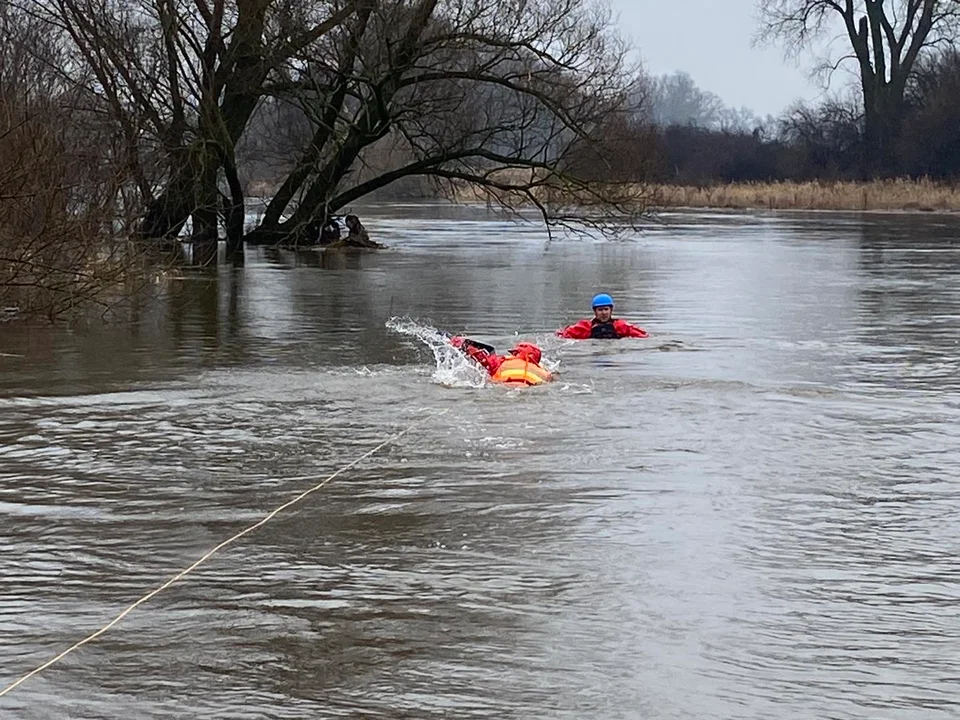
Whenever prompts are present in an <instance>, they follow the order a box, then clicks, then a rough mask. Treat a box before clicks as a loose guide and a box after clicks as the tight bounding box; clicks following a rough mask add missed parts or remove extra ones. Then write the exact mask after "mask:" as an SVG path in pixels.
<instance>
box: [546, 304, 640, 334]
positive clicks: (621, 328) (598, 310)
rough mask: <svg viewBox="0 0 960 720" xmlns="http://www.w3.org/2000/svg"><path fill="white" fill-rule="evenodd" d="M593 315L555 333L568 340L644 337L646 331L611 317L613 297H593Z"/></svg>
mask: <svg viewBox="0 0 960 720" xmlns="http://www.w3.org/2000/svg"><path fill="white" fill-rule="evenodd" d="M592 307H593V317H592V318H590V319H587V320H581V321H579V322H577V323H574V324H573V325H570V326H569V327H565V328H563V329H562V330H557V335H559V336H560V337H563V338H568V339H570V340H590V339H591V338H592V339H594V340H618V339H620V338H625V337H634V338H645V337H647V331H646V330H644V329H643V328H640V327H637V326H636V325H631V324H630V323H628V322H627V321H626V320H621V319H620V318H615V317H613V298H612V297H610V296H609V295H607V294H606V293H600V294H599V295H595V296H594V298H593V303H592Z"/></svg>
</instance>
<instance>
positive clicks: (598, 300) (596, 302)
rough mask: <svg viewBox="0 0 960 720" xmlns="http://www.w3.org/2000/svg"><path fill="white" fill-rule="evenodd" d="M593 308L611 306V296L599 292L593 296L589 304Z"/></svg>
mask: <svg viewBox="0 0 960 720" xmlns="http://www.w3.org/2000/svg"><path fill="white" fill-rule="evenodd" d="M590 307H592V308H593V309H594V310H596V309H597V308H598V307H613V298H612V297H610V296H609V295H607V294H606V293H600V294H599V295H594V296H593V304H592V305H591V306H590Z"/></svg>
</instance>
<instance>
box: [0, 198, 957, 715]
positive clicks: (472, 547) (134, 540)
mask: <svg viewBox="0 0 960 720" xmlns="http://www.w3.org/2000/svg"><path fill="white" fill-rule="evenodd" d="M361 217H362V218H363V220H364V223H365V224H366V225H367V227H368V229H369V230H370V232H371V235H372V236H373V237H374V238H375V239H377V240H381V241H383V242H386V243H387V244H389V245H390V246H391V248H390V249H389V250H387V251H384V252H382V253H379V254H368V255H363V256H336V257H334V256H330V257H327V258H325V259H324V260H323V261H320V259H319V257H318V256H317V255H314V254H309V253H303V254H299V255H297V254H294V253H283V252H273V251H269V250H264V249H259V250H252V249H251V250H248V254H247V261H246V264H245V265H244V266H242V267H231V266H225V267H221V268H219V269H217V270H213V271H209V272H206V271H189V272H187V273H185V274H184V275H183V276H182V277H181V278H177V279H173V280H170V281H169V282H168V283H167V284H166V287H168V292H167V293H166V294H164V295H162V296H161V297H155V298H153V299H152V300H150V301H145V302H143V303H142V304H140V305H138V306H137V307H136V309H135V313H134V315H133V317H132V318H131V321H130V322H111V323H106V324H103V323H96V322H94V323H88V324H85V325H82V326H79V325H78V326H74V327H71V328H63V327H59V328H50V327H44V326H38V325H33V326H31V325H27V324H23V323H17V322H14V323H6V324H2V325H0V548H2V552H0V687H2V686H6V685H7V684H9V683H10V682H13V681H14V680H15V679H17V678H18V677H20V676H21V675H23V674H24V673H26V672H28V671H29V670H31V669H32V668H34V667H36V666H37V665H39V664H40V663H42V662H44V661H46V660H48V659H49V658H51V657H52V656H54V655H56V654H57V653H58V652H60V651H61V650H63V649H65V648H66V647H67V646H69V645H70V644H72V643H73V642H75V641H77V640H80V639H81V638H82V637H84V636H86V635H87V634H89V633H91V632H93V631H94V630H96V629H97V628H99V627H101V626H102V625H104V624H105V623H106V622H107V621H109V620H110V619H111V618H112V617H114V616H115V615H116V614H117V613H118V612H119V611H120V610H121V609H122V608H124V607H125V606H126V605H128V604H129V603H131V602H132V601H134V600H135V599H137V598H138V597H140V596H141V595H143V594H145V593H146V592H147V591H149V590H151V589H152V588H154V587H156V586H157V585H158V584H159V583H160V582H162V581H163V580H165V579H166V578H168V577H169V576H170V575H172V574H173V573H174V572H176V571H177V570H179V569H181V568H183V567H184V566H186V565H188V564H190V563H191V562H193V561H194V560H195V559H196V558H198V557H199V556H200V555H202V554H203V553H204V552H205V551H207V550H209V549H210V548H211V547H213V546H214V545H216V544H217V543H218V542H220V541H221V540H223V539H225V538H227V537H228V536H230V535H232V534H233V533H235V532H236V531H238V530H240V529H241V528H243V527H244V526H246V525H249V524H251V523H253V522H254V521H256V520H257V519H258V518H260V517H261V516H262V515H264V514H265V513H266V512H267V511H269V510H271V509H273V508H274V507H276V506H278V505H280V504H281V503H282V502H284V501H286V500H288V499H290V498H291V497H293V496H294V495H296V494H297V493H299V492H300V491H301V490H304V489H306V488H307V487H310V486H312V485H313V484H314V483H316V482H318V481H319V480H320V479H322V478H324V477H326V476H328V475H329V474H330V473H332V472H333V471H335V470H337V469H338V468H340V467H342V466H344V465H346V464H347V463H350V462H351V461H354V460H356V459H357V458H358V457H359V456H360V455H361V454H363V453H364V452H366V451H368V450H370V449H371V448H373V447H375V446H376V445H377V444H378V443H380V442H382V441H384V440H386V439H387V438H389V437H390V436H391V435H393V434H395V433H397V432H400V431H403V430H408V432H407V434H406V435H404V436H403V437H401V438H399V439H398V440H397V441H396V442H394V443H393V444H391V445H388V446H387V447H385V448H384V449H383V450H381V451H380V452H379V453H377V454H376V455H373V456H372V457H370V458H367V459H366V460H364V461H362V462H361V463H359V464H358V465H357V466H356V467H354V468H352V469H350V470H348V471H346V472H344V473H343V474H342V475H340V476H338V477H337V478H335V479H334V480H332V481H331V482H330V483H329V484H328V485H326V486H325V487H324V488H323V489H321V490H320V491H318V492H317V493H315V494H314V495H311V496H310V497H308V498H307V499H305V500H304V501H303V502H302V503H301V504H299V505H298V506H297V507H296V508H295V509H291V510H290V511H288V512H286V513H283V514H281V515H279V516H278V517H276V518H275V519H274V520H272V521H271V522H270V523H268V524H267V525H266V526H264V527H262V528H260V529H259V530H257V531H255V532H254V533H251V534H250V535H247V536H245V537H243V538H242V539H240V540H239V541H237V542H236V543H235V544H234V545H232V546H230V547H227V548H225V549H224V550H223V551H221V553H220V554H218V555H216V556H215V557H213V558H212V559H210V560H209V561H208V562H207V563H206V564H205V565H203V566H201V567H200V568H198V569H197V570H196V571H195V572H194V573H192V574H191V575H189V576H187V577H186V578H184V580H183V581H181V582H180V583H178V584H177V585H174V586H173V587H172V588H170V589H169V590H167V591H165V592H164V593H162V594H160V595H158V596H157V597H155V598H153V599H152V600H151V601H149V602H148V603H145V604H144V605H142V606H140V607H139V608H137V609H136V610H135V611H133V612H132V613H131V614H130V615H129V616H128V617H126V618H125V619H124V620H123V621H122V622H121V623H120V624H119V625H117V626H116V627H115V628H113V629H111V630H110V631H109V632H107V633H106V634H104V635H103V636H102V637H100V638H98V639H96V640H95V641H93V642H91V643H90V644H88V645H86V646H84V647H82V648H80V649H78V650H77V651H76V652H74V653H72V654H71V655H69V656H67V657H66V658H65V659H64V660H62V661H61V662H60V663H58V664H56V665H54V666H52V667H50V668H49V669H47V670H46V671H44V672H43V673H41V674H39V675H37V676H35V677H33V678H31V679H30V680H29V681H27V682H25V683H24V684H23V685H21V686H20V687H18V688H17V689H15V690H14V691H12V692H11V693H9V694H8V695H6V696H4V697H2V698H0V717H2V718H3V719H4V720H6V719H7V718H12V719H15V720H34V719H35V720H68V719H69V720H76V719H78V718H83V719H97V720H101V719H105V718H110V719H114V718H116V719H117V720H120V719H124V720H126V719H129V718H137V719H138V720H139V719H143V718H151V719H152V718H164V719H167V718H177V719H181V718H182V719H184V720H186V719H188V718H189V719H190V720H193V719H194V718H204V719H220V718H222V719H228V718H229V719H230V720H234V719H237V720H241V719H242V720H247V719H250V720H252V719H254V718H256V719H258V720H259V719H267V718H271V719H277V718H308V717H309V718H336V717H385V718H431V717H450V718H517V719H521V718H523V719H526V718H570V719H571V720H573V719H578V720H579V719H581V718H604V719H607V718H644V719H650V720H660V719H668V718H669V719H673V718H677V719H680V718H684V719H686V718H689V719H690V720H704V719H707V718H718V719H719V718H724V719H726V718H738V719H749V720H761V719H766V718H810V719H814V718H816V719H821V718H831V719H834V720H841V719H846V718H857V719H858V720H859V719H862V720H868V719H869V720H878V719H882V718H897V719H898V720H899V719H902V718H917V719H918V720H919V719H923V720H934V719H936V718H956V717H958V715H960V560H958V558H960V510H958V508H960V322H958V320H960V242H958V237H960V234H958V231H960V219H958V218H955V217H939V216H932V215H872V216H858V215H844V214H828V213H822V214H789V213H780V214H768V213H757V214H737V213H711V212H699V213H673V214H668V215H666V216H664V217H663V219H662V220H663V222H662V224H659V225H656V226H653V227H651V229H650V230H649V231H648V232H645V233H643V234H642V235H638V236H637V237H634V238H630V239H627V240H623V241H601V240H597V239H583V238H572V237H563V236H561V237H557V238H554V239H553V240H548V239H547V237H546V235H545V233H544V231H543V230H542V229H541V228H540V227H538V226H537V225H536V224H520V225H517V224H514V223H512V222H510V221H508V220H505V219H502V218H498V217H496V216H492V215H489V214H487V213H486V212H485V211H481V210H470V209H464V208H459V209H458V208H444V207H439V206H429V205H426V206H414V205H406V206H394V207H390V206H379V207H376V206H374V207H370V208H368V209H366V210H365V211H364V212H362V213H361ZM601 290H602V291H606V292H609V293H611V294H612V295H613V296H614V297H615V298H616V300H617V314H618V315H620V316H622V317H625V318H627V319H629V320H631V321H633V322H635V323H637V324H640V325H642V326H643V327H645V328H646V329H647V330H648V331H649V332H650V334H651V337H650V338H649V339H646V340H627V341H620V342H607V343H603V342H597V341H592V342H583V343H575V342H571V341H564V340H560V339H559V338H556V337H554V336H553V334H552V332H553V330H554V329H555V328H557V327H560V326H562V325H564V324H566V323H569V322H573V321H574V320H576V319H578V318H580V317H583V316H584V315H585V314H586V313H588V312H589V310H588V304H589V299H590V297H591V296H592V294H593V293H594V292H598V291H601ZM398 328H399V330H404V329H407V331H408V332H400V331H398ZM411 328H412V329H413V330H414V331H416V332H421V334H422V333H429V332H431V330H430V329H431V328H436V329H439V330H441V331H445V332H465V333H468V334H470V335H472V336H474V337H476V338H478V339H481V340H484V341H486V342H490V343H493V344H495V345H496V346H497V347H498V348H499V349H506V348H507V347H508V344H509V343H510V342H511V341H513V340H515V339H516V338H517V337H522V338H523V339H529V340H534V341H536V342H538V343H540V344H541V346H542V347H543V348H544V352H545V357H546V358H547V360H548V362H549V363H551V365H552V366H553V367H555V368H556V369H557V379H556V382H554V383H552V384H550V385H547V386H544V387H540V388H534V389H530V390H505V389H503V388H500V387H491V386H482V387H474V386H473V385H475V384H476V383H471V382H469V381H468V380H469V379H463V378H462V377H461V378H460V379H458V378H457V377H453V376H452V375H451V376H450V377H446V378H445V377H444V376H443V369H442V368H441V369H440V370H438V369H437V362H436V360H435V358H434V356H433V354H432V353H431V351H430V349H429V348H428V347H426V346H425V345H424V344H423V343H422V342H420V341H419V340H418V339H417V337H415V336H414V335H411V334H410V332H409V331H410V329H411ZM456 370H458V371H459V370H462V368H459V369H456ZM453 375H456V373H454V374H453ZM461 375H462V373H461ZM415 422H419V423H420V424H418V425H415V426H413V427H411V426H412V425H413V423H415Z"/></svg>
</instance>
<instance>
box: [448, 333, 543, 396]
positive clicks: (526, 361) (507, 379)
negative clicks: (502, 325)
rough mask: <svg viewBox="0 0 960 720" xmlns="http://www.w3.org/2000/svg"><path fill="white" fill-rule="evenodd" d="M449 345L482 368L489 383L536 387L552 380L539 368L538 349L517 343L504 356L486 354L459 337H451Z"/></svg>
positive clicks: (539, 354) (540, 354) (470, 342)
mask: <svg viewBox="0 0 960 720" xmlns="http://www.w3.org/2000/svg"><path fill="white" fill-rule="evenodd" d="M450 344H451V345H453V346H454V347H456V348H458V349H460V350H461V351H462V352H463V353H464V354H465V355H467V357H469V358H471V359H473V360H474V361H475V362H477V363H478V364H479V365H480V366H482V367H483V368H484V370H486V371H487V373H488V374H489V375H490V379H491V380H492V381H493V382H496V383H503V384H505V385H540V384H541V383H545V382H549V381H551V380H553V375H551V374H550V372H549V371H548V370H546V369H545V368H544V367H542V366H541V365H540V359H541V357H542V353H541V351H540V348H538V347H537V346H536V345H534V344H532V343H517V346H516V347H514V348H513V349H512V350H511V351H510V352H509V353H508V354H506V355H497V354H496V353H492V352H488V351H487V350H486V349H484V348H482V347H478V346H477V345H476V344H474V343H473V342H472V341H470V340H468V339H466V338H461V337H454V338H451V340H450Z"/></svg>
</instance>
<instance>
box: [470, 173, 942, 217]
mask: <svg viewBox="0 0 960 720" xmlns="http://www.w3.org/2000/svg"><path fill="white" fill-rule="evenodd" d="M635 188H636V191H635V193H634V194H635V196H636V197H637V198H638V199H639V200H640V201H641V202H643V203H645V204H646V206H647V207H648V208H649V209H650V210H651V211H654V212H656V211H664V210H682V209H685V208H686V209H698V210H809V211H823V210H833V211H847V212H929V213H956V212H960V183H957V184H952V183H945V182H935V181H933V180H929V179H917V180H912V179H894V180H870V181H846V180H843V181H841V180H837V181H827V180H811V181H803V182H800V181H793V180H772V181H769V182H731V183H714V184H710V185H703V186H695V185H673V184H668V183H649V184H638V185H636V186H635ZM548 194H549V192H546V193H544V199H547V197H546V196H547V195H548ZM453 199H454V201H456V202H483V201H484V198H483V197H482V196H481V195H480V194H478V193H477V192H476V191H475V190H474V189H473V188H470V187H463V188H459V189H458V191H457V192H456V193H455V197H454V198H453ZM516 200H519V199H518V198H515V201H516ZM527 203H528V204H529V201H527Z"/></svg>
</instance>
